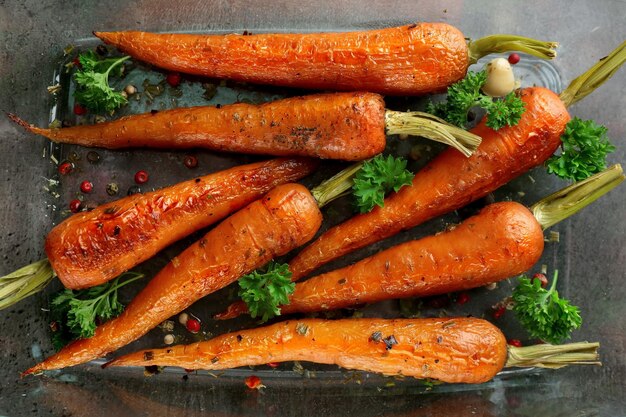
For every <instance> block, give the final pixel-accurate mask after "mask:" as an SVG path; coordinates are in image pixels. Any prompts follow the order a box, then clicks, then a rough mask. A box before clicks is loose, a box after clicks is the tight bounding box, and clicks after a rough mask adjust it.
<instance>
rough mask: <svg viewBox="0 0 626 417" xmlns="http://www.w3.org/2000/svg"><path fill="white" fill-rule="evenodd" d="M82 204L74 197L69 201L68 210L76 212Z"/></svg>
mask: <svg viewBox="0 0 626 417" xmlns="http://www.w3.org/2000/svg"><path fill="white" fill-rule="evenodd" d="M82 205H83V202H82V201H80V200H79V199H77V198H76V199H74V200H72V201H70V211H71V212H72V213H78V212H79V211H80V209H81V208H82Z"/></svg>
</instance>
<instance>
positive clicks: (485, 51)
mask: <svg viewBox="0 0 626 417" xmlns="http://www.w3.org/2000/svg"><path fill="white" fill-rule="evenodd" d="M557 46H559V44H558V43H557V42H546V41H540V40H537V39H532V38H527V37H524V36H517V35H503V34H500V35H491V36H485V37H484V38H480V39H478V40H475V41H472V40H470V41H469V44H468V49H469V62H470V64H475V63H476V62H478V60H479V59H480V58H482V57H484V56H485V55H489V54H493V53H502V52H509V51H519V52H526V53H527V54H530V55H534V56H536V57H538V58H543V59H552V58H555V57H556V50H555V48H556V47H557Z"/></svg>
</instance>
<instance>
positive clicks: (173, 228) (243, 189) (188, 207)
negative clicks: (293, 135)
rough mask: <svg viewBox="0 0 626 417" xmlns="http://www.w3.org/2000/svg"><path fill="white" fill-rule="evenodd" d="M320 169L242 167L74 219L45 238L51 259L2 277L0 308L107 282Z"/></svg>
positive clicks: (283, 162)
mask: <svg viewBox="0 0 626 417" xmlns="http://www.w3.org/2000/svg"><path fill="white" fill-rule="evenodd" d="M316 167H317V163H316V162H315V161H314V160H309V159H274V160H269V161H264V162H258V163H253V164H248V165H242V166H239V167H234V168H230V169H227V170H224V171H220V172H216V173H213V174H209V175H206V176H202V177H198V178H195V179H192V180H189V181H185V182H182V183H179V184H176V185H173V186H170V187H166V188H163V189H161V190H157V191H152V192H149V193H145V194H135V195H132V196H128V197H124V198H122V199H119V200H116V201H113V202H110V203H107V204H103V205H101V206H99V207H97V208H95V209H94V210H91V211H85V212H81V213H78V214H75V215H73V216H71V217H69V218H67V219H65V220H64V221H63V222H61V223H60V224H58V225H57V226H56V227H54V228H53V229H52V231H51V232H50V233H49V234H48V236H47V237H46V241H45V250H46V254H47V256H48V258H47V259H43V260H41V261H39V262H36V263H34V264H31V265H28V266H25V267H23V268H21V269H19V270H18V271H15V272H13V273H11V274H8V275H5V276H3V277H0V309H3V308H6V307H8V306H10V305H12V304H14V303H16V302H18V301H20V300H22V299H23V298H25V297H28V296H29V295H32V294H33V293H35V292H37V291H39V290H41V289H42V288H43V287H45V286H46V285H47V284H48V283H49V282H50V281H51V280H52V279H53V278H54V277H55V276H57V277H58V278H59V279H60V280H61V282H62V283H63V285H64V286H65V287H66V288H71V289H80V288H86V287H91V286H95V285H99V284H102V283H104V282H107V281H109V280H111V279H113V278H115V277H116V276H118V275H119V274H121V273H123V272H125V271H127V270H129V269H131V268H132V267H134V266H136V265H138V264H140V263H141V262H143V261H145V260H147V259H149V258H151V257H152V256H153V255H155V254H156V253H157V252H159V251H160V250H162V249H164V248H165V247H167V246H169V245H170V244H172V243H173V242H176V241H178V240H180V239H182V238H183V237H185V236H187V235H189V234H191V233H193V232H195V231H197V230H200V229H203V228H205V227H207V226H209V225H211V224H214V223H216V222H218V221H219V220H221V219H223V218H224V217H226V216H227V215H228V214H230V213H232V212H234V211H236V210H238V209H240V208H241V207H244V206H245V205H247V204H249V203H251V202H252V201H254V200H255V199H257V198H259V197H261V196H262V195H263V194H265V193H267V192H268V191H270V190H271V189H272V188H274V187H275V186H277V185H279V184H284V183H286V182H290V181H295V180H298V179H300V178H302V177H304V176H306V175H308V174H310V173H311V172H313V170H314V169H315V168H316ZM340 191H341V190H340ZM328 192H329V193H330V196H329V197H330V198H331V199H332V198H333V197H332V193H331V192H330V190H328Z"/></svg>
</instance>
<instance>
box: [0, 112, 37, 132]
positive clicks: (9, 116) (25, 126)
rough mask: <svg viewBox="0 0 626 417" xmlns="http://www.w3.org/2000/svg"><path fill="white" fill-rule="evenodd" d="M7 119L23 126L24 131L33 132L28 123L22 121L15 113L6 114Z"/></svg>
mask: <svg viewBox="0 0 626 417" xmlns="http://www.w3.org/2000/svg"><path fill="white" fill-rule="evenodd" d="M5 113H6V115H7V117H8V118H9V119H10V120H11V121H12V122H14V123H17V124H18V125H20V126H22V127H23V128H24V129H26V130H28V131H31V130H32V126H31V125H30V124H29V123H28V122H26V120H22V119H20V118H19V117H18V116H17V115H16V114H14V113H10V112H5Z"/></svg>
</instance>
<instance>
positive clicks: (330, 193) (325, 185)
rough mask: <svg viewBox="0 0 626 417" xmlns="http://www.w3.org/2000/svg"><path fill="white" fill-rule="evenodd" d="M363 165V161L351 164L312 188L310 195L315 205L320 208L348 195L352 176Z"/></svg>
mask: <svg viewBox="0 0 626 417" xmlns="http://www.w3.org/2000/svg"><path fill="white" fill-rule="evenodd" d="M364 163H365V161H361V162H358V163H356V164H352V165H350V166H349V167H348V168H346V169H344V170H342V171H340V172H338V173H337V174H336V175H334V176H332V177H330V178H328V179H327V180H325V181H324V182H322V183H321V184H319V185H318V186H317V187H315V188H313V189H312V190H311V194H313V197H314V198H315V200H316V201H317V205H318V206H319V207H320V208H322V207H324V206H325V205H326V204H328V203H330V202H331V201H333V200H336V199H337V198H339V197H342V196H344V195H346V194H349V193H350V189H351V188H352V185H353V184H354V182H353V179H354V176H355V175H356V173H357V172H359V170H360V169H361V167H362V166H363V164H364Z"/></svg>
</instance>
